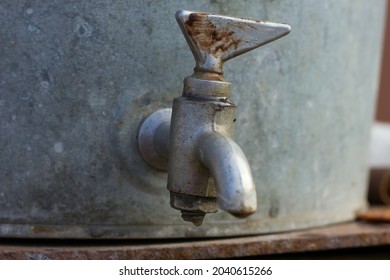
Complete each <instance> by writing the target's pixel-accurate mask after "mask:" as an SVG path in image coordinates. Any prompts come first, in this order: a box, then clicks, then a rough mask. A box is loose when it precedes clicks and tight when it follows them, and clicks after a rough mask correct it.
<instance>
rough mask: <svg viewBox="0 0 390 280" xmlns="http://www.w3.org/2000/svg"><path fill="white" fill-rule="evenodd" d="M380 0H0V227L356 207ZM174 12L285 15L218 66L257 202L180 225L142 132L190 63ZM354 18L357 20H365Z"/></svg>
mask: <svg viewBox="0 0 390 280" xmlns="http://www.w3.org/2000/svg"><path fill="white" fill-rule="evenodd" d="M384 5H385V1H377V2H376V3H375V5H372V3H370V2H369V1H364V0H360V1H354V2H353V3H352V2H351V1H300V2H299V3H297V2H296V1H292V0H291V1H255V0H251V1H240V2H236V1H234V2H233V1H216V0H213V1H206V0H202V1H191V2H187V3H186V4H184V3H183V2H180V1H173V0H171V1H164V2H162V1H150V0H149V1H137V2H135V1H131V2H124V1H107V0H105V1H103V0H97V1H93V2H92V1H89V2H87V1H82V2H81V1H66V3H64V2H63V1H59V0H53V1H23V0H20V1H11V0H6V1H1V3H0V57H1V59H0V120H1V122H0V153H1V154H0V235H1V236H11V237H53V238H55V237H60V238H171V237H172V238H174V237H206V236H233V235H241V234H253V233H270V232H277V231H282V230H294V229H299V228H306V227H311V226H314V225H324V224H329V223H334V222H339V221H345V220H350V219H352V218H353V217H354V212H355V210H357V209H360V208H364V207H365V194H366V163H367V162H366V158H367V147H368V136H369V125H370V122H371V119H372V115H373V108H374V101H375V93H376V90H377V80H378V70H379V67H378V65H379V60H380V53H381V35H382V28H383V18H384V10H385V9H384ZM179 9H188V10H198V11H206V12H213V13H217V14H224V15H229V16H237V17H246V18H253V19H259V20H268V21H275V22H286V23H288V24H290V25H291V26H292V31H291V33H290V34H289V35H288V36H287V37H285V38H283V39H280V40H279V41H277V42H273V43H272V44H269V45H267V46H264V47H262V48H260V49H258V50H255V51H252V52H251V53H248V54H245V55H243V56H242V57H238V58H236V59H235V61H232V62H231V63H230V62H227V63H226V65H225V67H224V68H225V77H226V79H227V80H229V81H230V82H232V89H233V92H232V100H233V101H234V102H236V103H237V107H238V118H237V122H236V140H237V142H238V144H239V145H240V146H241V147H242V149H243V151H244V153H245V154H246V155H247V157H248V160H249V162H250V164H251V167H252V171H253V174H254V177H255V183H256V185H257V192H258V211H257V213H256V214H255V215H253V216H251V217H250V218H247V219H245V220H237V219H235V218H233V217H231V216H229V215H228V214H226V213H222V212H219V213H218V214H215V215H208V216H207V217H206V220H205V224H204V225H203V226H202V227H194V226H192V225H191V224H189V223H184V222H182V221H181V219H180V215H179V213H177V212H176V211H175V210H173V209H171V208H170V206H169V194H168V191H167V190H166V174H165V173H161V172H157V171H154V170H152V169H151V168H149V167H148V166H147V164H146V163H145V162H144V161H143V160H142V158H141V157H140V155H139V153H138V150H137V143H136V134H137V130H138V127H139V124H140V122H141V121H142V120H143V119H144V118H145V117H146V116H147V115H149V114H150V113H152V112H153V111H155V110H157V109H159V108H163V107H170V106H171V102H172V99H173V98H174V97H177V96H179V95H180V94H181V90H182V81H183V79H184V77H185V76H188V75H190V74H191V73H192V68H193V67H194V63H193V58H192V54H191V52H190V50H189V48H188V46H187V44H186V42H185V40H184V38H183V37H182V35H181V32H180V30H179V27H178V25H177V23H176V21H175V17H174V15H175V12H176V11H177V10H179ZM362 19H364V20H362Z"/></svg>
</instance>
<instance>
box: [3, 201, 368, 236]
mask: <svg viewBox="0 0 390 280" xmlns="http://www.w3.org/2000/svg"><path fill="white" fill-rule="evenodd" d="M363 209H364V208H362V209H361V210H363ZM359 210H360V209H359ZM357 211H358V210H357ZM355 216H356V212H354V211H350V210H344V211H340V210H339V209H337V210H335V211H334V212H311V213H309V214H308V213H305V214H303V213H302V214H301V215H294V216H283V217H280V218H277V219H272V218H271V219H270V218H268V219H260V220H237V221H236V222H232V221H221V222H218V223H206V224H205V225H203V226H201V227H196V226H193V225H190V224H189V223H184V222H183V223H182V224H172V223H170V224H169V223H167V224H133V225H97V224H96V225H56V224H0V237H4V238H32V239H34V238H45V239H46V238H47V239H171V238H183V239H185V238H216V237H237V236H247V235H260V234H274V233H278V232H285V231H295V230H302V229H307V228H312V227H320V226H327V225H330V224H335V223H341V222H348V221H352V220H354V219H355Z"/></svg>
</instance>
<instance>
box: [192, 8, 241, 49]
mask: <svg viewBox="0 0 390 280" xmlns="http://www.w3.org/2000/svg"><path fill="white" fill-rule="evenodd" d="M185 28H186V30H187V33H188V35H189V36H190V37H191V38H192V40H193V41H194V42H195V44H197V45H198V47H199V48H200V49H202V50H206V51H207V52H208V53H210V54H212V55H214V56H218V55H220V54H221V53H223V52H226V51H228V50H229V49H231V48H234V49H237V48H238V45H239V44H240V43H241V40H240V39H235V38H234V36H233V35H234V31H231V30H227V29H218V28H217V27H216V26H215V25H214V24H213V23H212V22H211V21H210V20H209V18H208V16H207V14H204V13H193V14H191V15H190V16H189V19H188V20H187V21H186V22H185Z"/></svg>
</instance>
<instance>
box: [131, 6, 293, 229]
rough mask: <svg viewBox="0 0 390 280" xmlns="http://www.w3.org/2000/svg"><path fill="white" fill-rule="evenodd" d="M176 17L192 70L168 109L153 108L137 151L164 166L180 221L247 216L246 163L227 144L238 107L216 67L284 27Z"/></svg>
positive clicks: (250, 206)
mask: <svg viewBox="0 0 390 280" xmlns="http://www.w3.org/2000/svg"><path fill="white" fill-rule="evenodd" d="M176 19H177V22H178V23H179V26H180V28H181V30H182V32H183V34H184V37H185V39H186V40H187V43H188V45H189V46H190V48H191V51H192V53H193V55H194V58H195V61H196V66H195V68H194V73H193V75H192V76H190V77H187V78H185V79H184V88H183V95H182V96H181V97H178V98H176V99H174V101H173V107H172V111H171V110H170V109H162V110H159V111H157V112H155V113H154V114H152V115H151V116H149V117H148V118H147V119H146V120H145V121H144V122H143V123H142V125H141V127H140V130H139V136H138V144H139V149H140V152H141V154H142V156H143V157H144V159H145V160H146V161H147V162H148V163H149V164H150V165H151V166H153V167H155V168H157V169H159V170H167V169H168V190H169V191H170V198H171V206H172V207H173V208H175V209H178V210H180V211H181V212H182V218H183V219H184V220H186V221H190V222H192V223H194V224H195V225H200V224H202V222H203V219H204V216H205V214H206V213H212V212H216V211H217V210H218V208H221V209H223V210H225V211H227V212H229V213H231V214H232V215H234V216H236V217H240V218H242V217H247V216H248V215H250V214H252V213H254V212H255V211H256V207H257V199H256V188H255V184H254V181H253V177H252V173H251V169H250V166H249V164H248V161H247V159H246V157H245V155H244V153H243V152H242V150H241V148H240V147H239V146H238V145H237V144H236V143H235V142H234V141H233V140H232V137H233V134H234V122H235V121H236V115H235V114H236V106H235V105H234V104H233V103H232V102H231V101H230V100H229V96H230V91H231V90H230V83H229V82H227V81H226V80H225V79H224V77H223V69H222V67H223V63H224V62H225V61H227V60H229V59H231V58H233V57H235V56H238V55H240V54H243V53H245V52H248V51H250V50H252V49H254V48H257V47H259V46H262V45H264V44H266V43H269V42H271V41H273V40H276V39H278V38H280V37H282V36H284V35H286V34H288V33H289V32H290V26H289V25H286V24H278V23H270V22H264V21H254V20H248V19H240V18H232V17H225V16H219V15H211V14H206V13H199V12H189V11H178V12H177V13H176ZM171 114H172V115H171ZM168 159H169V160H168Z"/></svg>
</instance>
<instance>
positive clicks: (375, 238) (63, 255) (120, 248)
mask: <svg viewBox="0 0 390 280" xmlns="http://www.w3.org/2000/svg"><path fill="white" fill-rule="evenodd" d="M379 245H390V225H389V224H379V225H378V224H367V223H363V222H352V223H346V224H340V225H334V226H328V227H323V228H316V229H310V230H302V231H296V232H288V233H279V234H273V235H259V236H251V237H237V238H225V239H213V240H191V241H187V242H177V241H176V242H171V241H167V240H159V241H155V242H152V243H148V244H145V243H140V242H130V241H124V242H123V241H122V242H111V243H107V242H105V243H101V242H95V243H91V242H90V243H83V244H80V243H74V242H63V243H58V242H57V243H56V244H53V243H50V244H48V243H47V241H46V243H45V242H43V243H42V242H41V243H37V242H24V243H23V242H21V241H20V240H19V241H18V242H17V243H13V242H12V241H7V242H4V241H3V242H1V243H0V259H93V260H99V259H103V260H107V259H149V260H153V259H214V258H216V259H221V258H238V257H249V256H259V257H261V256H267V255H268V257H269V258H271V259H274V258H277V255H276V254H283V253H298V252H316V251H321V250H334V249H342V248H361V247H369V246H379ZM335 254H337V251H335Z"/></svg>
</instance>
